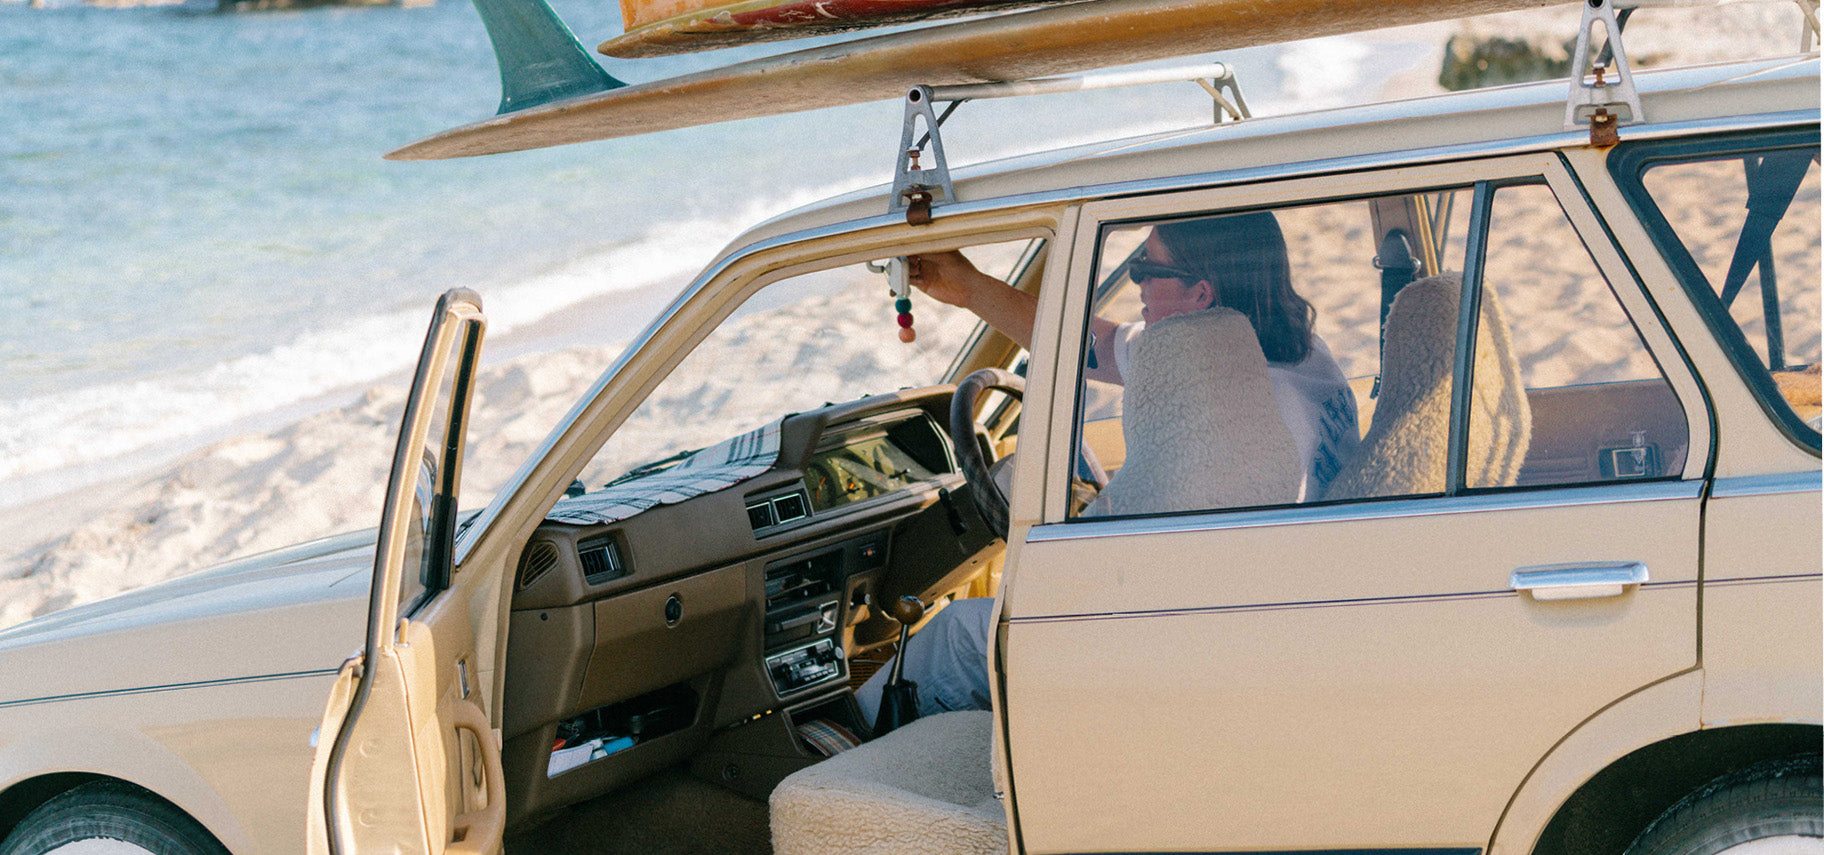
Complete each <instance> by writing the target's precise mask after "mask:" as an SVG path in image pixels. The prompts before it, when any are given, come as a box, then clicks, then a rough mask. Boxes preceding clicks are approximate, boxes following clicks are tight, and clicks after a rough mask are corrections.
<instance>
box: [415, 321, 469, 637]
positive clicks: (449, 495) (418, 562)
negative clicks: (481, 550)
mask: <svg viewBox="0 0 1824 855" xmlns="http://www.w3.org/2000/svg"><path fill="white" fill-rule="evenodd" d="M474 336H475V330H474V329H473V327H471V326H465V334H463V335H457V336H455V337H453V338H452V339H451V340H450V345H449V347H450V352H449V354H448V355H447V357H446V362H445V365H446V366H447V368H446V369H445V370H444V372H443V377H442V380H441V381H440V382H439V384H438V388H437V389H436V390H435V391H436V397H435V398H434V399H432V401H433V409H432V411H431V414H430V417H431V426H430V432H429V433H428V434H427V437H428V439H427V440H426V444H425V447H424V449H423V450H422V454H421V455H420V459H419V461H418V466H416V467H415V468H413V469H410V470H408V472H407V477H410V478H412V479H413V485H412V499H411V501H412V508H411V515H410V518H409V520H408V521H407V526H408V527H407V529H406V532H405V564H404V566H403V567H402V568H401V570H402V572H401V574H400V580H399V614H400V615H401V616H407V617H409V616H410V615H411V613H412V611H413V610H415V609H416V608H417V607H418V606H420V605H422V604H423V603H424V602H425V601H426V600H428V599H429V598H430V595H431V594H434V593H436V592H438V591H441V590H443V589H444V588H446V587H448V586H449V583H450V580H449V571H450V560H451V553H450V547H451V543H452V540H453V538H454V536H455V530H454V525H455V517H456V510H457V508H456V497H457V496H458V495H459V492H458V488H459V486H460V483H459V482H460V481H461V478H462V448H460V447H457V446H455V445H453V444H452V443H454V442H456V441H459V440H461V439H462V438H463V437H464V431H463V430H462V427H463V425H462V424H461V422H462V421H463V420H464V419H465V418H466V416H465V414H464V413H462V412H460V411H457V410H455V409H453V407H454V405H457V404H462V403H463V401H461V400H459V399H458V397H457V395H456V389H457V388H458V384H466V383H467V382H468V379H467V372H469V371H472V370H473V365H472V359H473V356H474V354H473V350H474V347H475V341H474Z"/></svg>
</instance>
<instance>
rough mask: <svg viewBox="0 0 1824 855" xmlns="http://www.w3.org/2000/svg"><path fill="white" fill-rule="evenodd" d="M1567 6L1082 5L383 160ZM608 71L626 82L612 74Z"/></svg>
mask: <svg viewBox="0 0 1824 855" xmlns="http://www.w3.org/2000/svg"><path fill="white" fill-rule="evenodd" d="M1554 1H1556V2H1563V0H1085V2H1078V3H1069V4H1065V5H1057V6H1047V7H1044V8H1039V9H1032V10H1028V11H1024V12H1013V13H1009V14H1004V15H994V16H989V17H983V18H972V19H968V20H962V21H955V22H951V23H943V24H936V25H933V26H930V27H924V28H919V29H913V30H905V31H900V32H893V33H887V34H884V35H877V36H871V37H866V38H860V39H855V40H852V41H846V42H839V43H837V44H832V45H825V46H822V47H816V48H810V49H807V50H799V51H793V52H790V53H783V54H779V55H776V56H770V57H764V58H761V59H754V60H748V61H745V62H739V63H734V64H731V65H727V66H722V67H719V68H714V69H709V70H706V71H700V72H696V73H692V74H685V75H680V76H677V77H670V78H665V79H661V80H655V81H650V82H645V83H634V84H631V85H627V86H623V87H620V88H617V89H612V90H609V91H606V92H597V93H594V94H589V95H581V96H576V97H570V98H562V99H559V100H555V101H551V102H549V103H545V104H541V105H539V106H536V107H531V108H527V109H524V110H521V111H519V112H515V113H508V114H505V115H500V116H495V117H492V118H489V119H483V120H481V121H478V122H473V123H471V124H467V125H462V126H460V127H456V128H451V129H450V130H447V131H443V132H441V133H438V134H435V135H432V136H430V137H426V138H425V139H422V140H419V141H418V142H414V143H411V144H409V145H406V146H403V147H401V148H399V149H397V150H395V151H393V152H391V153H389V154H387V155H386V156H387V158H388V159H391V160H441V159H445V158H454V157H472V156H475V155H483V154H497V153H501V152H509V151H524V150H527V149H535V148H545V147H549V146H556V145H567V144H570V143H579V142H590V141H594V140H605V139H615V138H619V137H627V136H636V135H640V134H648V133H654V132H657V131H665V130H673V129H677V128H686V127H693V126H697V125H706V124H714V123H718V122H726V121H733V120H736V119H747V118H755V117H760V116H774V115H780V114H784V113H792V112H798V111H801V110H815V109H820V108H824V107H836V106H841V105H845V104H857V103H862V102H867V101H880V100H888V99H897V98H903V97H905V94H906V90H907V89H908V88H909V87H911V86H913V85H917V84H926V85H931V86H948V85H958V84H965V83H989V82H998V81H1007V80H1023V79H1028V78H1035V77H1045V76H1052V75H1060V74H1071V73H1075V72H1080V71H1085V70H1089V69H1094V68H1105V67H1108V66H1113V65H1124V64H1128V63H1136V62H1147V61H1151V60H1158V59H1167V58H1171V57H1177V56H1186V55H1190V54H1199V53H1208V52H1211V51H1221V50H1233V49H1236V48H1243V47H1252V46H1255V45H1263V44H1275V43H1279V42H1287V41H1296V40H1300V39H1310V38H1318V37H1322V36H1331V35H1340V34H1344V33H1352V32H1362V31H1365V30H1371V29H1380V28H1383V27H1395V26H1403V25H1407V24H1418V23H1425V22H1429V21H1439V20H1449V19H1454V18H1461V17H1467V16H1471V15H1483V14H1493V13H1497V12H1511V11H1516V10H1520V9H1533V8H1539V7H1540V6H1542V5H1551V4H1552V3H1553V2H1554ZM616 70H617V71H624V69H623V68H617V69H616Z"/></svg>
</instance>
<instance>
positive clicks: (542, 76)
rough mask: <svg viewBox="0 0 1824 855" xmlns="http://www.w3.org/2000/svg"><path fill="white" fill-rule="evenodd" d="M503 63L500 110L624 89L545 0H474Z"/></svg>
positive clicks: (498, 57) (507, 111)
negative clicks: (598, 63)
mask: <svg viewBox="0 0 1824 855" xmlns="http://www.w3.org/2000/svg"><path fill="white" fill-rule="evenodd" d="M475 11H477V12H480V13H481V23H482V24H483V25H484V26H486V27H487V28H488V39H489V40H490V41H492V42H493V43H494V58H495V59H496V60H497V61H499V63H500V112H501V113H511V112H514V111H516V110H524V109H526V108H528V107H536V106H538V105H540V104H548V103H550V102H552V101H558V100H562V99H564V98H574V97H576V96H578V95H589V94H593V93H596V92H606V91H608V90H610V89H619V88H621V87H622V86H626V85H627V84H625V83H623V82H621V81H619V80H616V79H614V77H613V76H612V75H610V74H609V73H608V72H607V71H604V70H603V69H602V67H601V66H600V65H597V64H596V62H595V59H594V58H593V57H591V56H590V55H589V51H588V50H586V49H584V48H583V45H582V43H581V42H579V41H577V40H576V34H575V33H572V32H570V28H569V27H567V26H565V25H564V22H563V21H562V20H559V19H558V17H557V13H556V12H553V11H551V5H550V4H549V3H546V2H545V0H475Z"/></svg>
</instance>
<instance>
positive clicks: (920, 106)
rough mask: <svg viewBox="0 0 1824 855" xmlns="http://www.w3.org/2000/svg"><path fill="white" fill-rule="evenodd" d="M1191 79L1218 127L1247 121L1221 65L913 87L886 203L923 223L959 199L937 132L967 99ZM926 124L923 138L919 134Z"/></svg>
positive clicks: (1238, 91) (1237, 87)
mask: <svg viewBox="0 0 1824 855" xmlns="http://www.w3.org/2000/svg"><path fill="white" fill-rule="evenodd" d="M1187 80H1188V81H1193V82H1195V83H1196V84H1197V85H1199V86H1201V87H1203V89H1204V91H1206V92H1208V93H1209V94H1210V98H1211V100H1212V101H1214V103H1215V111H1216V121H1217V122H1218V123H1221V122H1222V121H1223V120H1224V119H1225V118H1228V119H1236V120H1240V119H1246V118H1248V116H1249V113H1248V102H1247V101H1244V100H1242V97H1241V86H1240V85H1239V84H1237V83H1236V82H1235V72H1234V70H1233V69H1231V68H1229V66H1228V65H1226V64H1224V63H1220V62H1214V63H1204V64H1201V65H1193V66H1188V67H1178V68H1148V69H1140V70H1137V71H1117V72H1106V73H1102V74H1092V75H1083V76H1081V77H1041V78H1038V79H1034V80H1009V81H1005V82H999V83H968V84H962V85H958V86H914V87H912V88H911V89H910V90H908V91H907V92H906V117H905V123H904V124H903V125H902V126H901V127H900V131H899V151H898V153H897V156H898V162H897V163H896V164H895V165H894V167H893V192H892V198H891V199H889V200H888V203H887V212H888V213H890V214H892V213H898V212H900V211H905V212H906V222H908V223H911V224H912V225H923V224H925V223H929V222H931V208H932V206H934V205H937V204H940V203H948V202H954V201H956V187H955V186H954V185H952V184H951V183H950V166H949V162H948V161H946V160H945V159H944V142H943V138H942V136H941V135H940V134H939V133H938V128H939V127H941V126H942V125H943V124H944V120H945V119H948V118H950V114H951V113H954V112H956V108H957V107H958V106H960V105H961V104H962V103H963V102H964V101H973V100H976V99H978V98H1009V97H1013V96H1016V95H1049V94H1054V93H1058V92H1087V91H1092V90H1098V89H1115V88H1119V87H1124V86H1140V85H1143V84H1149V83H1176V82H1183V81H1187ZM939 101H944V102H948V105H949V106H947V107H945V108H944V111H943V113H942V114H939V113H937V112H936V108H935V105H936V104H937V102H939ZM921 124H922V125H923V126H924V135H923V136H922V137H921V136H919V135H918V133H919V126H920V125H921ZM927 145H928V146H929V147H930V152H929V157H930V164H931V165H930V166H928V167H926V166H921V165H920V164H919V159H920V158H921V157H924V156H925V155H926V154H927V152H926V151H925V149H926V146H927Z"/></svg>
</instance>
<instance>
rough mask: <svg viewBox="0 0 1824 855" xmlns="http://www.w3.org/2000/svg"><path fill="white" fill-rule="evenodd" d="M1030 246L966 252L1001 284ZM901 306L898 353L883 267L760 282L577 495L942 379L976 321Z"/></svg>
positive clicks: (926, 304)
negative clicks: (762, 430) (641, 470)
mask: <svg viewBox="0 0 1824 855" xmlns="http://www.w3.org/2000/svg"><path fill="white" fill-rule="evenodd" d="M1029 243H1030V242H1029V241H1015V242H1006V243H997V244H985V245H980V246H974V247H965V248H964V249H963V250H962V251H963V253H964V255H966V256H968V257H969V258H970V259H971V260H972V261H973V262H975V263H976V264H977V266H979V267H980V268H981V269H983V270H984V271H988V272H990V273H993V274H995V275H1000V276H1007V275H1010V274H1011V272H1012V271H1013V269H1014V266H1015V264H1016V263H1018V262H1019V261H1020V259H1021V258H1022V253H1023V251H1024V250H1025V249H1026V248H1027V245H1028V244H1029ZM883 261H884V260H883ZM909 299H910V300H911V302H912V305H911V312H910V314H911V315H912V318H913V327H912V328H913V329H914V330H915V331H916V333H917V336H916V339H915V340H914V341H913V342H912V343H910V344H906V343H902V342H901V341H900V340H899V337H898V332H899V325H898V323H897V320H896V315H897V312H896V306H895V304H894V298H893V296H892V294H891V293H890V292H889V290H888V280H887V275H886V273H885V272H884V267H883V266H882V265H868V264H853V265H847V266H844V267H837V268H832V269H827V270H820V271H817V272H815V273H809V274H805V275H801V276H794V277H790V278H787V279H782V280H780V281H777V282H774V283H772V284H770V285H767V286H766V287H765V288H763V289H761V290H760V291H759V292H758V293H756V294H754V295H753V296H752V297H750V298H749V299H748V300H747V301H746V302H745V303H744V304H742V305H741V306H740V307H739V308H738V309H736V310H735V311H734V312H733V313H732V314H731V315H730V316H729V317H727V318H725V319H724V320H723V321H722V322H721V324H720V325H718V326H717V328H716V329H715V330H713V331H712V332H711V333H710V334H709V335H708V336H707V337H705V338H704V340H703V341H702V342H700V343H699V344H698V345H697V346H696V348H695V349H694V350H692V351H691V353H690V354H689V355H688V356H686V357H685V358H684V360H683V362H681V363H680V364H679V365H678V366H677V367H676V368H675V369H673V370H672V372H671V373H670V374H669V375H668V376H667V377H666V378H665V379H664V380H663V381H662V382H661V383H660V384H659V386H658V387H657V388H656V389H654V390H653V392H652V394H650V395H649V396H647V398H646V400H645V401H644V402H643V403H641V404H640V406H639V408H638V409H636V410H635V411H634V412H633V414H632V415H630V416H629V417H628V419H627V421H626V422H625V423H624V424H622V425H621V427H620V428H619V429H617V430H616V431H615V433H614V436H613V437H611V438H610V439H609V441H608V443H607V444H606V445H604V446H603V447H602V449H601V451H600V452H598V453H597V454H596V456H595V458H594V459H593V460H592V461H591V462H590V463H589V465H588V466H586V467H585V468H584V470H583V472H582V473H581V474H580V475H579V476H578V480H579V482H580V485H581V487H582V488H583V489H586V490H596V489H599V488H601V487H602V486H603V485H605V484H607V483H608V482H609V481H611V480H613V479H615V478H617V477H620V476H622V475H624V474H626V473H628V472H629V471H630V470H632V469H634V468H636V467H645V466H654V467H663V466H666V465H668V463H669V462H678V461H681V460H682V459H683V456H684V455H687V454H688V453H689V452H691V451H694V450H696V449H701V448H704V447H707V446H711V445H714V444H716V443H718V442H721V441H723V440H726V439H729V438H731V437H734V436H736V435H738V434H741V433H742V432H743V431H747V430H750V429H753V428H758V427H761V426H763V425H766V424H768V423H770V422H772V421H774V420H777V419H779V418H781V417H783V416H786V415H788V414H791V413H796V412H804V411H807V410H813V409H816V408H818V407H822V406H824V405H825V404H829V403H837V402H842V401H849V400H854V399H856V398H861V397H865V396H867V395H874V394H881V393H885V392H892V391H895V390H897V389H902V388H908V387H917V386H927V385H931V384H935V383H942V382H945V381H946V380H947V379H948V377H947V375H948V372H949V370H950V367H951V365H952V364H953V363H954V361H955V358H956V356H957V354H958V352H959V351H961V350H962V348H963V347H964V346H965V344H967V343H968V342H969V341H970V340H971V339H972V337H973V336H974V334H975V331H976V328H977V323H978V322H977V319H976V317H975V316H974V315H972V314H970V313H969V312H967V311H964V310H962V309H958V308H955V307H952V306H947V305H944V304H941V303H938V302H937V301H935V300H932V299H930V298H928V297H926V296H925V295H923V294H919V293H914V294H912V295H911V296H910V298H909ZM573 489H575V488H573Z"/></svg>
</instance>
